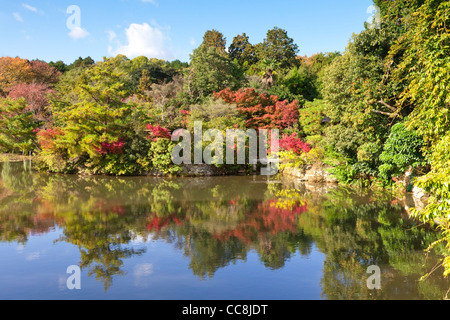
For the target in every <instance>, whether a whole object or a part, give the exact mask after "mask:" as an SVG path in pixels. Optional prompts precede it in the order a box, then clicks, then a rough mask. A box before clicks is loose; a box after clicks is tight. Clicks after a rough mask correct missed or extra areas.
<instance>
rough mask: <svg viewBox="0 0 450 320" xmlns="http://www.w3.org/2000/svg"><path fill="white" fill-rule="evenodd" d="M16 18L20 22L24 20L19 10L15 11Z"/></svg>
mask: <svg viewBox="0 0 450 320" xmlns="http://www.w3.org/2000/svg"><path fill="white" fill-rule="evenodd" d="M13 16H14V19H16V20H17V21H19V22H23V19H22V16H21V15H20V13H18V12H14V13H13Z"/></svg>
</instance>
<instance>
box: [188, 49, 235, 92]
mask: <svg viewBox="0 0 450 320" xmlns="http://www.w3.org/2000/svg"><path fill="white" fill-rule="evenodd" d="M242 78H243V74H242V71H241V69H240V68H239V66H238V65H236V64H235V63H234V62H233V61H232V60H231V59H230V58H229V57H228V56H225V55H221V54H219V53H218V52H217V50H216V49H215V48H211V47H207V46H204V45H201V46H200V47H199V48H197V49H195V50H194V52H193V54H192V55H191V64H190V67H189V70H188V71H187V76H186V89H187V91H188V93H189V94H190V95H191V96H192V97H193V98H194V99H195V98H199V97H206V96H208V95H210V94H212V93H213V92H214V91H220V90H223V89H225V88H226V87H230V88H238V87H239V86H240V82H241V81H242Z"/></svg>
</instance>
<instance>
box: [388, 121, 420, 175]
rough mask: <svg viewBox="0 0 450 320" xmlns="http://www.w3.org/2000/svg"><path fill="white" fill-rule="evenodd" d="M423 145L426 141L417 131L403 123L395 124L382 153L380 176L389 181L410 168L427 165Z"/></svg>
mask: <svg viewBox="0 0 450 320" xmlns="http://www.w3.org/2000/svg"><path fill="white" fill-rule="evenodd" d="M423 147H424V141H423V139H422V138H421V137H420V136H419V135H418V134H417V133H416V132H415V131H411V130H408V129H407V128H406V127H405V125H404V124H403V123H397V124H396V125H394V126H393V127H392V129H391V134H390V135H389V138H388V140H387V141H386V143H385V145H384V150H383V153H382V154H381V155H380V161H381V162H382V165H381V166H380V167H379V172H380V177H381V178H382V179H383V180H385V181H386V182H387V181H390V180H391V179H392V178H393V177H398V176H401V175H403V174H405V172H406V171H407V170H408V169H409V168H413V169H414V168H417V167H419V166H422V165H426V161H425V157H424V156H423V154H422V151H421V149H422V148H423Z"/></svg>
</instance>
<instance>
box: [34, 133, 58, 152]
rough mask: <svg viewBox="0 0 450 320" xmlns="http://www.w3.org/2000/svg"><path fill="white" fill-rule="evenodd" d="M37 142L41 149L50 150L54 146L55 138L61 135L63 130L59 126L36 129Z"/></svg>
mask: <svg viewBox="0 0 450 320" xmlns="http://www.w3.org/2000/svg"><path fill="white" fill-rule="evenodd" d="M35 132H37V138H38V143H39V145H40V146H41V148H42V149H43V150H51V149H54V147H55V142H54V140H55V138H57V137H58V136H62V135H63V134H64V131H63V130H62V129H61V128H52V129H46V130H39V131H38V130H36V131H35Z"/></svg>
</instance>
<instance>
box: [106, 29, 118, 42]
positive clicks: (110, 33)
mask: <svg viewBox="0 0 450 320" xmlns="http://www.w3.org/2000/svg"><path fill="white" fill-rule="evenodd" d="M116 38H117V34H116V33H115V32H114V31H112V30H109V31H108V39H109V41H113V40H114V39H116Z"/></svg>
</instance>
